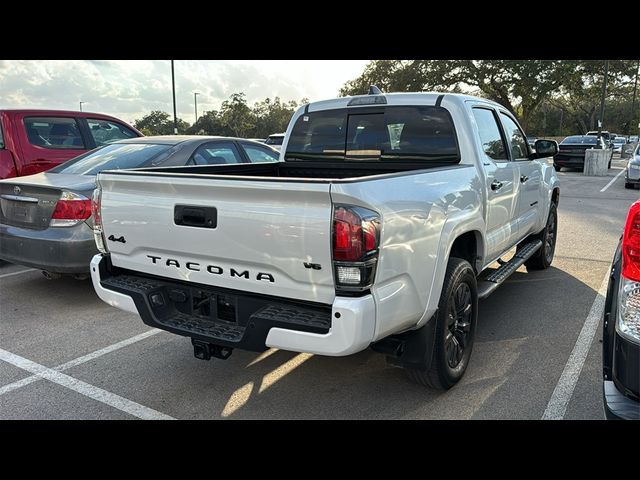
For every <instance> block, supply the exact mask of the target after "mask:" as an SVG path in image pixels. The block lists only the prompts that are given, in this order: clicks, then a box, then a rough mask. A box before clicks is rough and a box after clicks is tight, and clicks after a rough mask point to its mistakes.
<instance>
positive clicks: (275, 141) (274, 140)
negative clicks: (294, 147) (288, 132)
mask: <svg viewBox="0 0 640 480" xmlns="http://www.w3.org/2000/svg"><path fill="white" fill-rule="evenodd" d="M283 140H284V135H278V136H275V137H269V138H267V139H266V140H265V142H264V143H266V144H267V145H282V142H283Z"/></svg>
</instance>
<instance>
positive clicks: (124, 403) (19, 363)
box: [0, 348, 175, 420]
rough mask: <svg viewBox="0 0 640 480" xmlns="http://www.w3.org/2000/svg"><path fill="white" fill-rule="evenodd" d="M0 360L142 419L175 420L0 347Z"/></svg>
mask: <svg viewBox="0 0 640 480" xmlns="http://www.w3.org/2000/svg"><path fill="white" fill-rule="evenodd" d="M0 360H4V361H5V362H7V363H10V364H11V365H14V366H16V367H18V368H21V369H23V370H26V371H28V372H31V373H33V374H35V375H38V376H39V377H42V378H45V379H47V380H49V381H50V382H53V383H56V384H58V385H61V386H63V387H66V388H68V389H69V390H73V391H74V392H77V393H79V394H81V395H84V396H85V397H89V398H92V399H94V400H96V401H98V402H101V403H104V404H105V405H109V406H111V407H113V408H115V409H117V410H120V411H122V412H125V413H128V414H129V415H133V416H134V417H138V418H141V419H143V420H175V418H173V417H170V416H169V415H165V414H164V413H161V412H158V411H157V410H153V409H152V408H149V407H145V406H144V405H140V404H139V403H136V402H133V401H131V400H128V399H126V398H124V397H121V396H120V395H116V394H115V393H111V392H107V391H106V390H103V389H102V388H99V387H96V386H94V385H90V384H88V383H86V382H83V381H81V380H78V379H76V378H73V377H70V376H69V375H67V374H64V373H61V372H58V371H56V370H53V369H51V368H47V367H45V366H44V365H40V364H39V363H36V362H32V361H31V360H29V359H26V358H24V357H21V356H19V355H16V354H14V353H11V352H7V351H6V350H3V349H1V348H0Z"/></svg>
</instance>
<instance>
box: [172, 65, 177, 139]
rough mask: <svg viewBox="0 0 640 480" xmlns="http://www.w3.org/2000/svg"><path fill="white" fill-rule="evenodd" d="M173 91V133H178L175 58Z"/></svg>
mask: <svg viewBox="0 0 640 480" xmlns="http://www.w3.org/2000/svg"><path fill="white" fill-rule="evenodd" d="M171 91H172V93H173V134H174V135H177V134H178V114H177V113H176V77H175V74H174V72H173V60H171Z"/></svg>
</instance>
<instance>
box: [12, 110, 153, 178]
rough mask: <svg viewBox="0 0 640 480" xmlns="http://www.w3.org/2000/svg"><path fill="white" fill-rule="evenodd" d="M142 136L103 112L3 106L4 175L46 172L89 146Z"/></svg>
mask: <svg viewBox="0 0 640 480" xmlns="http://www.w3.org/2000/svg"><path fill="white" fill-rule="evenodd" d="M140 136H142V133H140V132H139V131H138V130H136V129H135V128H133V127H132V126H131V125H129V124H127V123H126V122H123V121H122V120H119V119H117V118H115V117H111V116H109V115H103V114H101V113H90V112H73V111H66V110H0V179H3V178H12V177H21V176H24V175H32V174H34V173H39V172H44V171H45V170H49V169H50V168H52V167H55V166H57V165H60V164H61V163H62V162H65V161H67V160H69V159H70V158H74V157H77V156H78V155H80V154H82V153H85V152H86V151H88V150H93V149H94V148H96V147H99V146H102V145H106V144H107V143H110V142H114V141H117V140H123V139H126V138H134V137H140Z"/></svg>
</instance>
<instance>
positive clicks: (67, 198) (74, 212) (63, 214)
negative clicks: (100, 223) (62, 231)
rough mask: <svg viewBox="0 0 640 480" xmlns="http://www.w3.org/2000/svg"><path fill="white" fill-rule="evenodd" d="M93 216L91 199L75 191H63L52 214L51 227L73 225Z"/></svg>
mask: <svg viewBox="0 0 640 480" xmlns="http://www.w3.org/2000/svg"><path fill="white" fill-rule="evenodd" d="M90 216H91V200H89V199H88V198H87V197H85V196H83V195H80V194H78V193H73V192H62V195H60V200H58V203H56V208H55V209H54V210H53V214H52V215H51V222H49V226H50V227H72V226H73V225H77V224H78V223H80V222H82V221H83V220H86V219H87V218H89V217H90Z"/></svg>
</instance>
